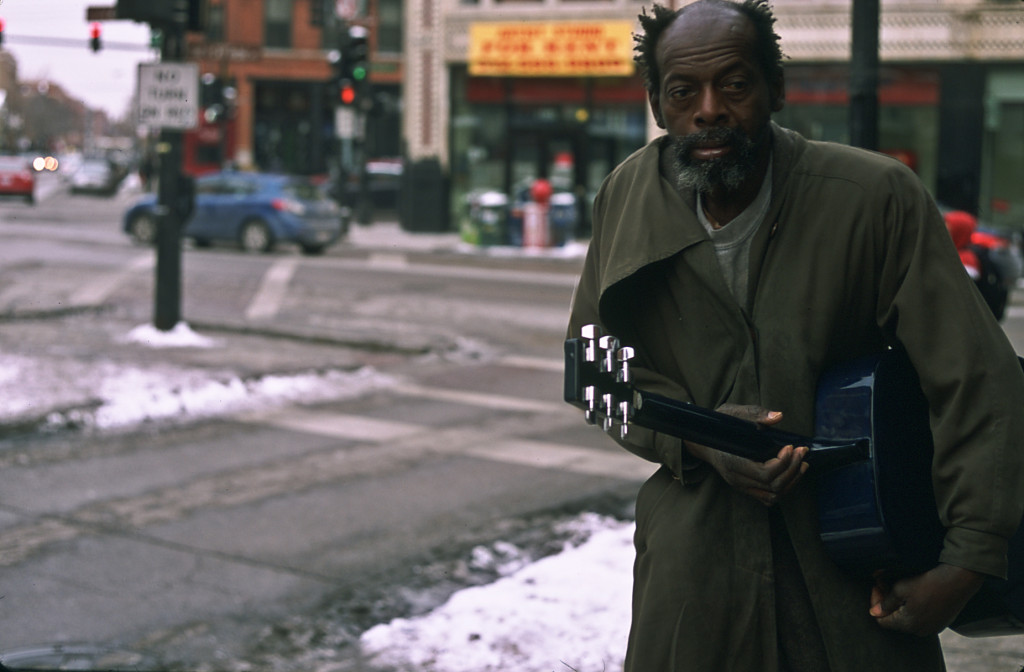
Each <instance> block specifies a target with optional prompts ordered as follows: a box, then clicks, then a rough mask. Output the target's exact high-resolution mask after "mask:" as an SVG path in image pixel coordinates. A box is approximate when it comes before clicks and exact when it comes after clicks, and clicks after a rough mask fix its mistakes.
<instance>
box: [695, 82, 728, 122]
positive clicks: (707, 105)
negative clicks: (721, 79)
mask: <svg viewBox="0 0 1024 672" xmlns="http://www.w3.org/2000/svg"><path fill="white" fill-rule="evenodd" d="M699 96H700V97H699V98H698V100H697V111H696V114H695V116H694V121H695V122H696V124H697V125H698V126H717V125H718V124H721V123H722V122H723V121H725V118H726V111H725V105H723V104H722V96H721V92H719V91H718V90H717V89H716V88H715V87H714V86H705V87H703V88H702V89H701V91H700V94H699Z"/></svg>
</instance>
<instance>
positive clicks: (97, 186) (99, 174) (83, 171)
mask: <svg viewBox="0 0 1024 672" xmlns="http://www.w3.org/2000/svg"><path fill="white" fill-rule="evenodd" d="M117 186H118V179H117V173H116V172H115V171H114V168H113V167H112V166H111V165H110V164H109V163H107V162H106V161H85V162H83V163H82V165H81V166H79V167H78V170H76V171H75V172H74V173H73V174H72V175H71V193H73V194H100V195H104V196H110V195H112V194H113V193H114V192H115V191H117Z"/></svg>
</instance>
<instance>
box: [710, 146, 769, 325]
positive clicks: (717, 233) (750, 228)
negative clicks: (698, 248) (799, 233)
mask: <svg viewBox="0 0 1024 672" xmlns="http://www.w3.org/2000/svg"><path fill="white" fill-rule="evenodd" d="M703 200H704V199H703V198H702V197H701V195H700V194H699V193H698V194H697V218H698V219H699V220H700V223H701V224H702V225H703V226H704V229H705V230H706V231H707V232H708V235H709V236H710V237H711V242H712V244H714V246H715V253H716V254H717V255H718V263H719V265H720V266H721V267H722V273H723V274H724V275H725V284H726V285H728V286H729V289H730V290H731V291H732V295H733V297H734V298H735V299H736V302H737V303H739V304H740V307H741V308H743V310H744V311H746V310H747V302H748V300H749V296H748V294H749V292H748V286H749V285H748V281H749V279H750V244H751V242H752V241H753V240H754V232H755V231H757V229H758V227H760V226H761V223H762V222H763V221H764V218H765V216H766V215H767V214H768V205H769V204H770V203H771V200H772V169H771V163H769V164H768V172H767V174H766V175H765V177H764V182H762V183H761V189H760V191H758V192H757V197H755V198H754V200H753V202H751V204H750V205H748V206H747V208H746V209H745V210H744V211H743V212H741V213H740V214H739V215H737V216H736V218H735V219H733V220H732V221H731V222H729V223H728V224H726V225H725V226H723V227H721V228H718V229H716V228H715V227H714V225H713V224H712V223H711V221H710V220H709V219H708V217H707V215H705V214H704V203H703Z"/></svg>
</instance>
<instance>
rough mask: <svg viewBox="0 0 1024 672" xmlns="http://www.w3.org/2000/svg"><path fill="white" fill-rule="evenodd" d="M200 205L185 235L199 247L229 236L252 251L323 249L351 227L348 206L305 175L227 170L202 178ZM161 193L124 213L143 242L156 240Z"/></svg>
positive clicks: (131, 230)
mask: <svg viewBox="0 0 1024 672" xmlns="http://www.w3.org/2000/svg"><path fill="white" fill-rule="evenodd" d="M195 194H196V197H195V207H194V209H193V211H192V215H191V216H190V217H189V219H188V221H187V222H186V223H185V229H184V234H183V235H184V236H185V237H186V238H191V239H192V240H193V241H194V242H195V245H196V247H208V246H210V245H212V244H213V243H214V242H216V241H229V242H233V243H235V244H237V245H238V246H239V247H240V248H241V249H242V250H244V251H247V252H270V251H271V250H273V249H274V246H275V245H277V244H278V243H295V244H297V245H298V246H299V247H300V248H301V249H302V251H303V252H304V253H305V254H320V253H321V252H323V251H324V250H325V249H326V248H327V247H328V246H330V245H332V244H334V243H335V242H337V241H338V240H339V239H341V237H342V236H344V235H345V234H346V233H347V232H348V219H349V218H348V215H347V212H346V209H343V208H341V207H339V206H338V204H337V203H335V202H334V201H333V200H331V199H330V197H328V195H327V193H326V190H325V189H323V188H322V187H321V186H319V185H317V184H316V183H314V182H313V181H312V180H310V179H308V178H304V177H295V176H289V175H276V174H268V173H248V172H234V171H230V172H222V173H213V174H210V175H205V176H203V177H200V178H197V179H196V189H195ZM156 207H157V199H156V196H155V195H153V194H150V195H147V196H144V197H143V198H142V199H140V200H139V201H138V202H137V203H136V204H135V205H133V206H132V207H131V208H129V209H128V211H127V212H126V213H125V215H124V231H125V233H127V234H128V235H129V236H131V237H132V239H133V240H135V241H136V242H138V243H141V244H145V245H151V244H153V243H154V242H155V241H156V232H157V215H156Z"/></svg>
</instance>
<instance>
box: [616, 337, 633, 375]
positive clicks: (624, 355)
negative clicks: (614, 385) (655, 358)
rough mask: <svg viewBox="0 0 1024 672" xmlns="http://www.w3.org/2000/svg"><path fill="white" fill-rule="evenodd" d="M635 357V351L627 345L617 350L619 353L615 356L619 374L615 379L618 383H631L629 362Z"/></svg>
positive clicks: (631, 373)
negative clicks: (617, 361)
mask: <svg viewBox="0 0 1024 672" xmlns="http://www.w3.org/2000/svg"><path fill="white" fill-rule="evenodd" d="M635 355H636V351H634V350H633V348H631V347H629V346H628V345H627V346H623V347H621V348H619V353H618V355H617V357H618V360H619V373H618V374H617V375H616V379H617V380H618V381H619V382H620V383H631V382H633V372H632V371H630V368H629V360H631V359H633V357H634V356H635Z"/></svg>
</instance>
